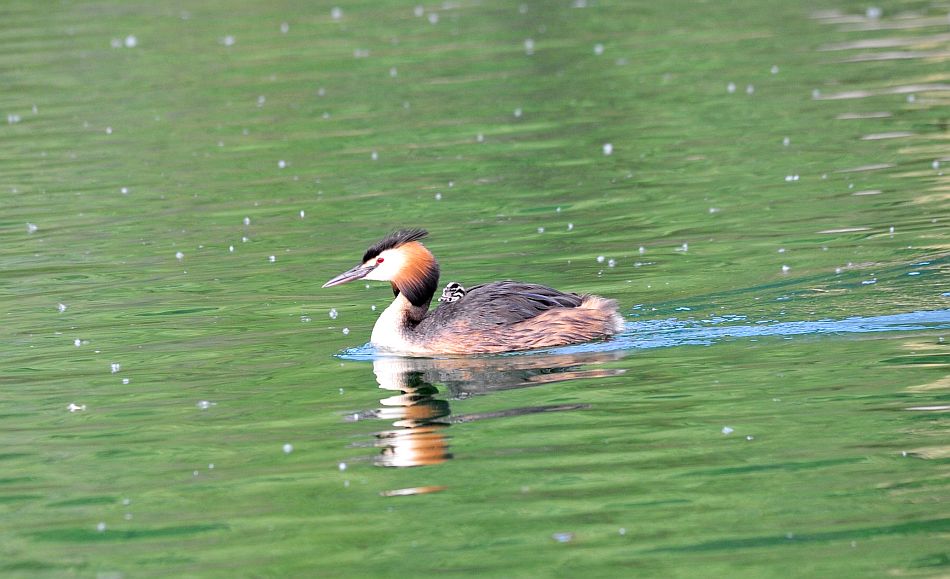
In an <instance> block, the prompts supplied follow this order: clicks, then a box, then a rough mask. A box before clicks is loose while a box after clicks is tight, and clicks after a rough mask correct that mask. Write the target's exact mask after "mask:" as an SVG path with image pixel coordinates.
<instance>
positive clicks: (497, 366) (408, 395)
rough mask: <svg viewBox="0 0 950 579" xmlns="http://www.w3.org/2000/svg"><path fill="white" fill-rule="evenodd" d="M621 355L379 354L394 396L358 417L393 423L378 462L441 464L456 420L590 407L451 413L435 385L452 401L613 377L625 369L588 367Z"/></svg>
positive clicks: (383, 379)
mask: <svg viewBox="0 0 950 579" xmlns="http://www.w3.org/2000/svg"><path fill="white" fill-rule="evenodd" d="M622 356H623V353H622V352H589V353H580V354H547V355H516V356H495V357H486V358H401V357H380V358H375V359H374V360H373V372H374V373H375V374H376V381H377V382H378V383H379V387H380V388H383V389H385V390H390V391H392V392H394V394H393V395H391V396H388V397H386V398H383V399H382V400H380V403H381V404H382V405H383V407H382V408H380V409H378V410H375V411H370V412H365V413H362V414H361V415H359V417H361V418H378V419H382V420H387V421H390V420H391V421H393V426H394V427H395V428H393V429H391V430H385V431H382V432H379V433H377V434H376V446H377V447H381V448H382V451H381V453H380V455H379V456H378V457H377V458H376V464H377V465H380V466H392V467H405V466H423V465H432V464H438V463H441V462H444V461H446V460H448V459H450V458H452V453H451V452H450V451H449V443H448V437H447V436H446V429H447V428H448V427H449V426H450V425H452V424H459V423H467V422H474V421H478V420H485V419H489V418H505V417H512V416H522V415H526V414H536V413H540V412H567V411H572V410H581V409H584V408H588V407H589V405H588V404H558V405H549V406H528V407H521V408H510V409H504V410H498V411H494V412H484V413H477V414H462V415H454V416H453V415H452V413H451V408H450V407H449V401H448V400H445V399H441V398H436V396H437V395H438V394H439V389H438V388H437V387H436V386H435V385H436V384H442V385H444V386H445V388H446V394H447V397H448V398H449V399H455V400H461V399H464V398H468V397H470V396H475V395H481V394H488V393H490V392H493V391H498V390H510V389H515V388H526V387H529V386H538V385H541V384H549V383H552V382H560V381H564V380H576V379H579V378H601V377H606V376H615V375H618V374H621V373H622V372H623V370H621V369H614V368H589V367H588V366H589V365H592V364H599V363H604V362H608V361H612V360H616V359H618V358H620V357H622ZM437 490H438V489H437ZM429 492H431V491H429Z"/></svg>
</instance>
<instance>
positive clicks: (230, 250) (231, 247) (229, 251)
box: [228, 245, 234, 253]
mask: <svg viewBox="0 0 950 579" xmlns="http://www.w3.org/2000/svg"><path fill="white" fill-rule="evenodd" d="M228 253H234V246H233V245H229V246H228Z"/></svg>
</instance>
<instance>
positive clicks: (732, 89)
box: [726, 82, 736, 94]
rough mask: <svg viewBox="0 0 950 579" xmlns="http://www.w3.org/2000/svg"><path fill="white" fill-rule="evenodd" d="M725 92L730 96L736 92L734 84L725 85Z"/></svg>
mask: <svg viewBox="0 0 950 579" xmlns="http://www.w3.org/2000/svg"><path fill="white" fill-rule="evenodd" d="M726 92H728V93H729V94H732V93H734V92H736V83H734V82H730V83H729V84H727V85H726Z"/></svg>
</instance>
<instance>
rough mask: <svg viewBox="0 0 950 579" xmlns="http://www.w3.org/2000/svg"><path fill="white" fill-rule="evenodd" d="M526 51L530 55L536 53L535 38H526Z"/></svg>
mask: <svg viewBox="0 0 950 579" xmlns="http://www.w3.org/2000/svg"><path fill="white" fill-rule="evenodd" d="M524 53H525V54H527V55H528V56H531V55H532V54H534V40H533V39H531V38H525V39H524Z"/></svg>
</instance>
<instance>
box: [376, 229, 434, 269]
mask: <svg viewBox="0 0 950 579" xmlns="http://www.w3.org/2000/svg"><path fill="white" fill-rule="evenodd" d="M426 235H429V232H428V231H426V230H425V229H400V230H398V231H393V232H392V233H390V234H389V235H387V236H386V237H384V238H382V239H380V240H379V241H377V242H376V243H374V244H373V245H372V246H370V248H369V249H367V250H366V253H364V254H363V263H366V262H367V261H369V260H371V259H373V258H374V257H376V256H377V255H379V254H380V253H382V252H384V251H386V250H387V249H392V248H394V247H399V246H400V245H402V244H404V243H409V242H410V241H419V240H420V239H422V238H423V237H425V236H426Z"/></svg>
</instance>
